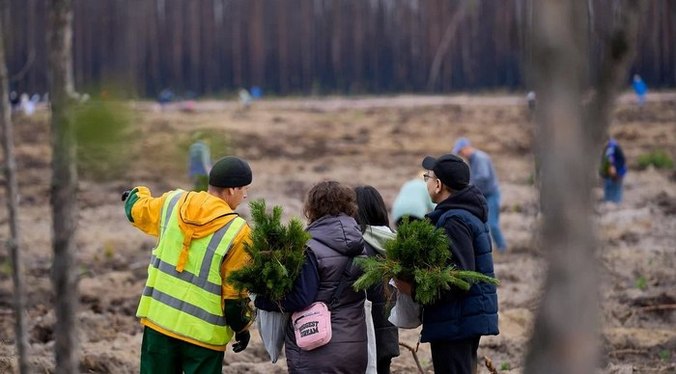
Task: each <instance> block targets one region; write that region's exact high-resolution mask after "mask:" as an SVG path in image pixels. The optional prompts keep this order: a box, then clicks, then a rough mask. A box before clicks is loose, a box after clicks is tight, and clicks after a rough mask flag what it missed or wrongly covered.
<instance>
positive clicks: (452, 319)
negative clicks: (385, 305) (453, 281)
mask: <svg viewBox="0 0 676 374" xmlns="http://www.w3.org/2000/svg"><path fill="white" fill-rule="evenodd" d="M487 215H488V206H487V203H486V199H485V198H484V196H483V195H482V194H481V192H480V191H479V190H478V189H477V188H476V187H474V186H473V185H470V186H469V187H467V188H465V189H464V190H462V191H459V192H458V193H456V194H455V195H453V196H451V197H449V198H448V199H446V200H444V201H442V202H441V203H439V204H438V205H437V207H436V208H435V210H434V211H432V212H431V213H430V214H428V215H427V217H428V218H429V219H430V220H431V221H432V223H433V224H434V225H436V226H437V227H443V228H444V230H445V231H446V234H447V235H448V236H449V239H450V240H451V248H450V250H451V254H452V258H451V261H452V262H453V263H454V264H455V265H456V266H457V267H458V268H459V269H463V270H473V271H477V272H480V273H483V274H485V275H488V276H491V277H494V276H495V273H494V270H493V256H492V254H491V251H492V247H491V239H490V235H489V232H488V225H487V224H486V220H487ZM498 333H499V332H498V296H497V290H496V287H495V286H493V285H489V284H485V283H479V284H475V285H473V286H472V288H470V290H469V291H467V292H464V291H462V290H459V289H457V288H452V289H451V290H449V291H447V292H444V293H443V294H442V296H441V298H440V300H438V301H437V302H436V303H434V304H430V305H425V306H424V307H423V329H422V337H421V341H422V342H431V341H456V340H463V339H467V338H471V337H477V336H482V335H497V334H498Z"/></svg>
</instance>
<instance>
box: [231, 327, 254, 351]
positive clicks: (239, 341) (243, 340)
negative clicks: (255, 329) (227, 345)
mask: <svg viewBox="0 0 676 374" xmlns="http://www.w3.org/2000/svg"><path fill="white" fill-rule="evenodd" d="M249 339H251V334H249V330H244V331H242V332H238V333H237V334H235V343H234V344H233V345H232V350H233V351H235V353H239V352H242V351H243V350H245V349H246V346H247V345H249Z"/></svg>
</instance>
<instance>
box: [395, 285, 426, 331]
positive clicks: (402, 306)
mask: <svg viewBox="0 0 676 374" xmlns="http://www.w3.org/2000/svg"><path fill="white" fill-rule="evenodd" d="M390 284H392V285H394V282H390ZM420 314H421V308H420V304H418V303H416V302H415V301H413V299H412V298H411V296H408V295H405V294H403V293H401V292H397V303H396V304H394V307H392V311H391V312H390V317H389V318H388V319H387V320H388V321H390V323H391V324H393V325H395V326H397V327H399V328H402V329H414V328H416V327H418V326H420V325H422V321H421V320H420Z"/></svg>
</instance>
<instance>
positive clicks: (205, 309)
mask: <svg viewBox="0 0 676 374" xmlns="http://www.w3.org/2000/svg"><path fill="white" fill-rule="evenodd" d="M251 181H252V173H251V168H250V167H249V164H248V163H247V162H246V161H244V160H242V159H239V158H237V157H233V156H228V157H224V158H222V159H220V160H218V161H217V162H216V163H215V164H214V167H213V168H212V169H211V172H210V174H209V189H208V191H206V192H204V191H203V192H192V191H183V190H180V189H176V190H173V191H169V192H166V193H164V194H162V196H160V197H153V196H152V194H151V192H150V190H149V189H148V188H147V187H144V186H138V187H135V188H134V189H132V190H131V191H127V192H125V194H124V195H123V196H122V198H123V200H124V201H125V204H124V211H125V214H126V216H127V219H128V220H129V222H131V224H132V225H133V226H134V227H136V228H138V229H139V230H141V231H143V232H144V233H146V234H149V235H151V236H154V237H157V244H156V246H155V248H154V249H153V251H152V257H151V259H150V265H149V266H148V279H147V280H146V285H145V288H144V289H143V293H142V294H141V300H140V302H139V306H138V309H137V311H136V317H138V318H139V319H140V320H141V324H142V325H143V326H144V327H143V341H142V342H141V368H140V372H141V373H143V374H146V373H147V374H158V373H186V374H221V373H222V371H223V357H224V352H225V350H226V348H227V345H228V343H229V342H230V341H232V340H234V344H232V349H233V351H235V352H241V351H243V350H244V349H245V348H246V347H247V345H248V343H249V339H250V335H249V326H250V325H251V322H252V320H253V316H252V311H251V309H250V308H249V306H248V305H249V298H248V293H247V292H246V291H244V292H243V293H241V292H239V291H237V290H236V289H235V288H234V287H233V286H232V284H230V283H229V282H227V281H226V276H227V274H229V273H230V272H232V271H234V270H239V269H241V268H242V267H244V266H245V265H246V264H247V263H248V262H249V261H250V257H249V255H248V253H247V252H246V250H245V245H246V243H248V242H250V240H251V229H250V228H249V226H248V225H247V223H246V222H245V221H244V219H242V218H241V217H240V216H239V215H238V214H237V213H235V212H234V209H237V207H238V206H239V205H240V204H241V203H242V202H243V201H244V200H245V199H246V198H247V191H248V190H249V185H251Z"/></svg>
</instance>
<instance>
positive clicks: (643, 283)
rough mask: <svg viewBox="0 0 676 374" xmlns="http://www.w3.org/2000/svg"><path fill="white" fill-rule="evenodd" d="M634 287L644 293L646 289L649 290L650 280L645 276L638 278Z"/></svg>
mask: <svg viewBox="0 0 676 374" xmlns="http://www.w3.org/2000/svg"><path fill="white" fill-rule="evenodd" d="M634 286H635V287H636V288H638V289H639V290H641V291H643V290H645V289H646V288H648V280H647V279H646V278H645V277H644V276H643V275H641V276H639V277H638V278H636V281H635V282H634Z"/></svg>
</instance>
